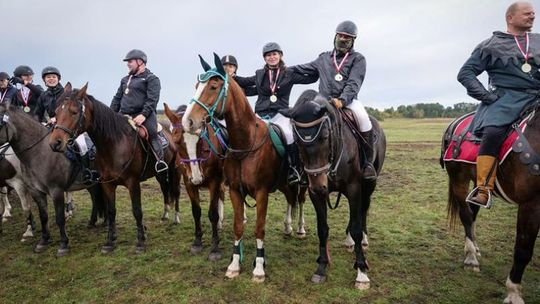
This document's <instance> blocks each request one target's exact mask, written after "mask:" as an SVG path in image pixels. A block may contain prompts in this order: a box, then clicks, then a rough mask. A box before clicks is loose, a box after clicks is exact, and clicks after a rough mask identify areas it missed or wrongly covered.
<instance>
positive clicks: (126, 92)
mask: <svg viewBox="0 0 540 304" xmlns="http://www.w3.org/2000/svg"><path fill="white" fill-rule="evenodd" d="M131 77H133V75H129V79H128V81H127V83H126V89H125V90H124V94H126V95H127V94H128V93H129V83H130V82H131Z"/></svg>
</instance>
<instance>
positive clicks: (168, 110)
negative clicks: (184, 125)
mask: <svg viewBox="0 0 540 304" xmlns="http://www.w3.org/2000/svg"><path fill="white" fill-rule="evenodd" d="M163 105H164V106H165V116H167V118H168V119H169V120H170V121H171V122H172V123H173V124H177V123H180V117H178V116H177V115H176V114H175V113H174V112H173V111H171V108H169V105H168V104H167V103H166V102H164V103H163Z"/></svg>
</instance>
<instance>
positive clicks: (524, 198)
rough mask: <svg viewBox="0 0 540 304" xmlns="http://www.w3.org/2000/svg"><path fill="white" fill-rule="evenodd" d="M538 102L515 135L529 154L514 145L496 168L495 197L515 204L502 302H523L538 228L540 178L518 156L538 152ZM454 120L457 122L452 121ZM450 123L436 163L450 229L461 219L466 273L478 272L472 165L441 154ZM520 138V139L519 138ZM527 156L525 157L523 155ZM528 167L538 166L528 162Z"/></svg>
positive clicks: (478, 253)
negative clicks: (443, 178)
mask: <svg viewBox="0 0 540 304" xmlns="http://www.w3.org/2000/svg"><path fill="white" fill-rule="evenodd" d="M539 108H540V103H536V104H535V105H534V107H533V111H532V114H531V116H530V117H529V118H528V119H527V127H526V129H525V131H523V133H522V135H520V136H519V138H518V141H517V142H516V143H519V142H520V141H521V142H523V141H524V140H526V141H528V143H529V146H530V148H531V151H530V152H527V153H518V152H517V151H516V147H515V145H514V146H513V147H512V150H510V152H509V154H508V155H507V156H506V158H505V160H504V162H502V163H500V164H499V165H498V169H497V171H498V172H499V174H497V180H496V183H495V185H496V189H495V190H496V191H495V192H496V194H498V196H500V197H501V198H502V199H503V200H504V201H506V202H508V203H511V204H516V205H517V207H518V212H517V225H516V240H515V246H514V259H513V263H512V269H511V270H510V273H509V275H508V277H507V279H506V283H505V285H506V290H507V297H506V298H505V300H504V303H523V298H522V296H523V295H522V284H521V280H522V277H523V273H524V271H525V267H526V266H527V264H528V263H529V262H530V261H531V258H532V255H533V250H534V244H535V241H536V238H537V236H538V230H539V228H540V193H539V192H538V189H539V187H540V179H539V178H538V175H537V174H535V175H533V174H531V173H530V171H529V168H528V166H527V165H524V164H523V163H522V162H521V161H520V157H525V158H527V157H528V158H531V159H533V160H534V158H535V157H536V159H538V157H539V156H538V151H540V115H539V114H538V113H539V111H538V110H539ZM456 121H457V120H456ZM453 125H455V124H454V122H453V123H451V124H450V126H449V128H447V130H446V131H445V132H444V135H443V141H442V147H441V148H442V149H441V151H442V153H441V159H440V163H441V166H442V167H443V168H444V169H446V173H447V174H448V205H447V209H448V216H449V220H450V223H451V226H454V224H455V222H456V221H457V217H459V219H460V220H461V223H462V225H463V228H464V230H465V250H464V251H465V259H464V261H463V265H464V268H465V269H466V270H472V271H475V272H478V271H480V263H479V261H478V257H480V256H481V254H480V248H479V246H478V245H477V239H476V229H475V223H476V218H477V215H478V212H479V210H480V206H478V205H475V204H470V203H468V202H467V201H466V200H467V196H468V193H469V190H470V188H469V187H470V184H471V182H472V183H473V185H474V187H476V164H474V163H467V162H460V161H445V160H444V158H443V155H444V153H445V151H446V148H447V147H448V145H449V144H450V141H449V139H451V138H452V136H453V134H451V133H452V129H453V128H452V127H451V126H453ZM522 136H523V137H522ZM527 154H529V155H528V156H527ZM530 166H536V167H538V164H536V163H531V164H530Z"/></svg>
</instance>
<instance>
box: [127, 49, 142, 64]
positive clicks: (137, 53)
mask: <svg viewBox="0 0 540 304" xmlns="http://www.w3.org/2000/svg"><path fill="white" fill-rule="evenodd" d="M131 59H140V60H142V61H143V62H144V63H145V64H146V62H147V60H148V58H147V57H146V54H145V53H144V52H143V51H141V50H137V49H133V50H131V51H129V52H128V53H127V55H126V58H124V61H128V60H131Z"/></svg>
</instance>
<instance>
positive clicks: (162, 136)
mask: <svg viewBox="0 0 540 304" xmlns="http://www.w3.org/2000/svg"><path fill="white" fill-rule="evenodd" d="M125 116H126V117H127V119H128V122H129V124H130V125H131V127H132V128H133V130H135V131H137V133H138V134H139V137H140V138H141V139H143V140H144V141H146V142H149V138H148V130H146V127H145V126H138V125H137V124H135V122H134V121H133V118H132V117H131V116H130V115H125ZM157 134H158V138H159V140H160V142H161V146H162V147H163V149H165V148H167V147H168V146H169V139H168V138H167V136H165V134H164V133H163V126H162V125H161V124H160V123H159V122H158V123H157Z"/></svg>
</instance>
